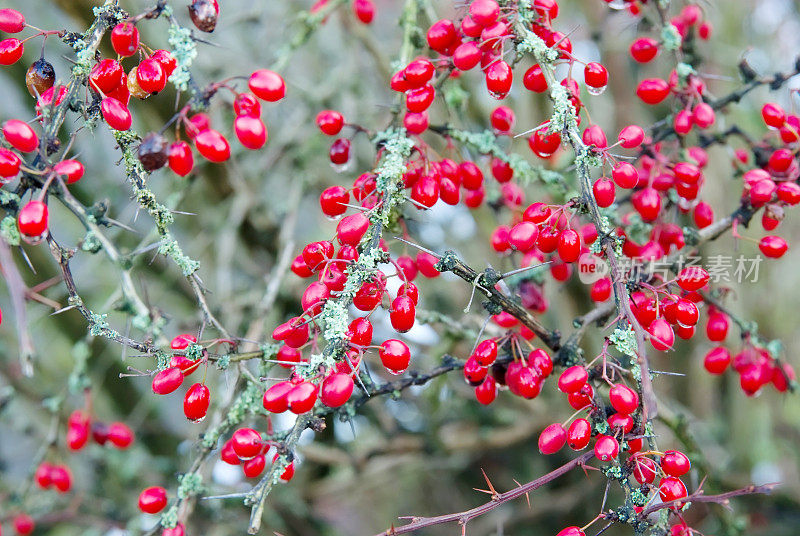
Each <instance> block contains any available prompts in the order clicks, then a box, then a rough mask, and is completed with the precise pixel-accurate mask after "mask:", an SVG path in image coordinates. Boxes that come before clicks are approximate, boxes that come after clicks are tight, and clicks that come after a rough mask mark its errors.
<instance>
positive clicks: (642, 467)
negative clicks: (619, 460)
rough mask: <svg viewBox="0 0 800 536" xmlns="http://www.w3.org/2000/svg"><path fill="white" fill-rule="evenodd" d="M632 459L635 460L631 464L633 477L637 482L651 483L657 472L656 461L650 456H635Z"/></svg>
mask: <svg viewBox="0 0 800 536" xmlns="http://www.w3.org/2000/svg"><path fill="white" fill-rule="evenodd" d="M633 459H634V460H635V461H634V466H633V478H635V479H636V481H637V482H638V483H639V484H645V483H647V484H650V483H652V482H653V480H655V479H656V475H657V474H658V469H657V468H656V463H655V462H654V461H653V460H651V459H650V458H645V457H644V456H636V457H635V458H633Z"/></svg>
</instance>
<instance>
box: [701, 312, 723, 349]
mask: <svg viewBox="0 0 800 536" xmlns="http://www.w3.org/2000/svg"><path fill="white" fill-rule="evenodd" d="M728 327H729V322H728V316H727V315H725V314H723V313H718V312H715V313H711V314H709V315H708V323H706V336H707V337H708V340H710V341H714V342H720V341H724V340H725V337H727V336H728Z"/></svg>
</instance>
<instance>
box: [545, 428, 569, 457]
mask: <svg viewBox="0 0 800 536" xmlns="http://www.w3.org/2000/svg"><path fill="white" fill-rule="evenodd" d="M566 442H567V431H566V430H564V427H563V426H561V424H559V423H554V424H551V425H550V426H548V427H547V428H545V429H544V430H542V433H541V434H539V452H541V453H542V454H555V453H556V452H558V451H559V450H561V448H562V447H563V446H564V444H565V443H566Z"/></svg>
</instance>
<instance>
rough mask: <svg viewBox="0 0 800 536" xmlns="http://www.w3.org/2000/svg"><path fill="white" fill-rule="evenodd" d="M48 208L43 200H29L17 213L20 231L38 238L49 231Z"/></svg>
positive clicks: (30, 236)
mask: <svg viewBox="0 0 800 536" xmlns="http://www.w3.org/2000/svg"><path fill="white" fill-rule="evenodd" d="M47 222H48V210H47V205H45V204H44V203H43V202H42V201H39V200H36V199H34V200H33V201H28V203H26V204H25V206H24V207H22V208H21V209H20V211H19V214H17V226H18V227H19V232H20V233H22V234H23V235H25V236H27V237H29V238H37V237H39V236H42V235H43V234H44V233H45V231H47Z"/></svg>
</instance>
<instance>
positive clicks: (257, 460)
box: [242, 454, 267, 478]
mask: <svg viewBox="0 0 800 536" xmlns="http://www.w3.org/2000/svg"><path fill="white" fill-rule="evenodd" d="M266 466H267V458H266V456H264V455H263V454H259V455H258V456H254V457H253V458H250V459H249V460H247V461H246V462H244V463H243V464H242V472H243V473H244V476H246V477H247V478H257V477H259V476H260V475H261V473H263V472H264V468H265V467H266Z"/></svg>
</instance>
